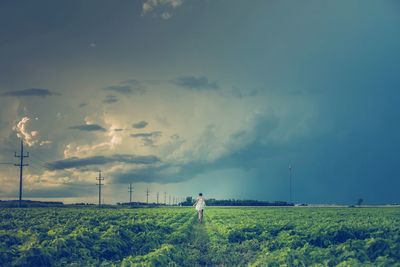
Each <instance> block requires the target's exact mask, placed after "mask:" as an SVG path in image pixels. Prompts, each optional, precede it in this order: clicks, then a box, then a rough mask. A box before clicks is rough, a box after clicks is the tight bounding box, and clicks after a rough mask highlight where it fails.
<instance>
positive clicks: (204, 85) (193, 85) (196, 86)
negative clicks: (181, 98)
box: [174, 75, 219, 90]
mask: <svg viewBox="0 0 400 267" xmlns="http://www.w3.org/2000/svg"><path fill="white" fill-rule="evenodd" d="M174 83H175V84H176V85H178V86H181V87H183V88H186V89H192V90H217V89H218V88H219V86H218V83H217V82H216V81H214V82H210V81H209V80H208V78H207V77H205V76H192V75H188V76H180V77H178V78H177V79H176V80H175V81H174Z"/></svg>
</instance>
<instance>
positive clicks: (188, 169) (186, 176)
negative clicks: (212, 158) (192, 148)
mask: <svg viewBox="0 0 400 267" xmlns="http://www.w3.org/2000/svg"><path fill="white" fill-rule="evenodd" d="M204 167H212V166H211V165H210V166H206V165H205V164H204V163H203V162H194V163H187V164H171V163H163V164H159V165H157V166H145V167H143V168H136V169H131V170H128V171H124V172H118V173H113V174H111V175H112V176H113V178H114V180H113V182H114V183H127V182H147V183H160V184H167V183H179V182H182V181H187V180H190V179H192V178H193V177H194V176H195V175H197V174H199V173H202V172H204V171H205V168H204ZM208 170H210V169H208Z"/></svg>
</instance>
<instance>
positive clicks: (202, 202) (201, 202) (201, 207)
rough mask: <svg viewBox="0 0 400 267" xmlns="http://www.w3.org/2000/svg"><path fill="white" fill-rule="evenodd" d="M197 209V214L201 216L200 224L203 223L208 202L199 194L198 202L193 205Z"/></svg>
mask: <svg viewBox="0 0 400 267" xmlns="http://www.w3.org/2000/svg"><path fill="white" fill-rule="evenodd" d="M193 206H194V207H196V210H197V213H198V215H199V223H202V222H203V212H204V208H205V207H206V201H205V200H204V197H203V194H202V193H199V196H198V197H197V199H196V202H195V203H194V204H193Z"/></svg>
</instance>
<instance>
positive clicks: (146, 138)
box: [130, 131, 162, 146]
mask: <svg viewBox="0 0 400 267" xmlns="http://www.w3.org/2000/svg"><path fill="white" fill-rule="evenodd" d="M161 134H162V133H161V132H160V131H155V132H149V133H136V134H131V135H130V136H131V137H132V138H139V139H141V140H142V141H143V144H144V145H145V146H155V143H156V141H157V138H158V137H160V136H161Z"/></svg>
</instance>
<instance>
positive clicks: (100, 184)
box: [96, 171, 104, 207]
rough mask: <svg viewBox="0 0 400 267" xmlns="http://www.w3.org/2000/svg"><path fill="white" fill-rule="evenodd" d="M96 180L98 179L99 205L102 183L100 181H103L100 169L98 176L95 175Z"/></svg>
mask: <svg viewBox="0 0 400 267" xmlns="http://www.w3.org/2000/svg"><path fill="white" fill-rule="evenodd" d="M96 180H97V181H99V183H98V184H96V185H98V186H99V207H100V206H101V186H102V185H104V184H102V183H101V181H104V177H101V171H99V177H96Z"/></svg>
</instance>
